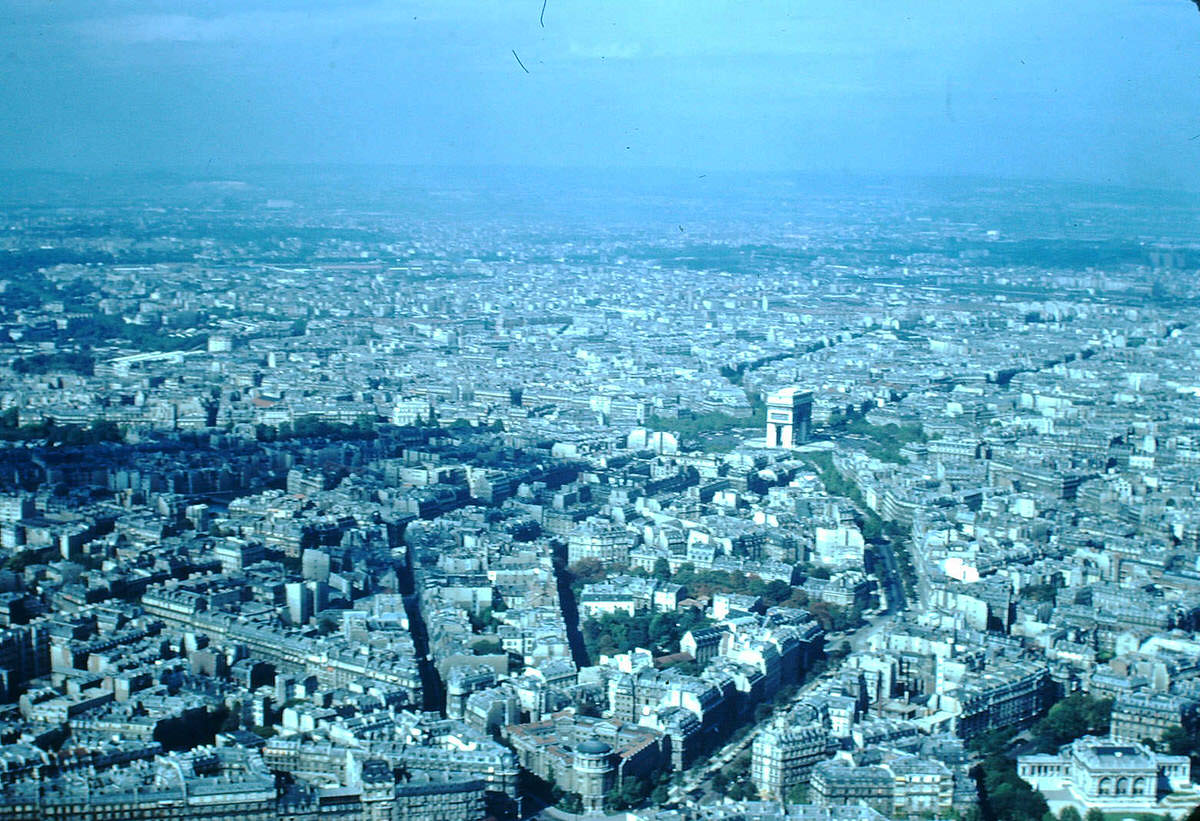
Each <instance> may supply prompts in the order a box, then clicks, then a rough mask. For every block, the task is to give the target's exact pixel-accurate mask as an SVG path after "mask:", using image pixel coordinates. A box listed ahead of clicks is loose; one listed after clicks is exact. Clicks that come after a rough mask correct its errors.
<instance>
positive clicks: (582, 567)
mask: <svg viewBox="0 0 1200 821" xmlns="http://www.w3.org/2000/svg"><path fill="white" fill-rule="evenodd" d="M562 576H563V580H564V581H565V582H566V583H567V584H568V585H570V587H571V591H572V592H573V593H574V594H575V598H576V599H578V598H579V594H580V593H582V592H583V586H584V585H585V584H595V583H596V582H601V581H604V579H606V578H607V577H608V569H607V568H606V567H605V566H604V565H603V564H602V563H601V562H600V560H599V559H581V560H580V561H577V562H575V564H573V565H571V566H570V567H568V568H566V569H565V570H564V571H562Z"/></svg>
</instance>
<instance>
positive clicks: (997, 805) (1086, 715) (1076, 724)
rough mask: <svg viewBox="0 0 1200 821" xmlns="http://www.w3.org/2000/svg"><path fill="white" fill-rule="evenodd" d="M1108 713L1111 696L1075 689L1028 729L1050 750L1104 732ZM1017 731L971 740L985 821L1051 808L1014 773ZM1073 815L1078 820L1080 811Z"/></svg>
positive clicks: (1032, 820)
mask: <svg viewBox="0 0 1200 821" xmlns="http://www.w3.org/2000/svg"><path fill="white" fill-rule="evenodd" d="M1111 713H1112V700H1111V699H1099V698H1093V697H1091V696H1088V695H1084V694H1075V695H1072V696H1069V697H1067V698H1065V699H1063V700H1062V701H1060V702H1058V703H1057V704H1055V705H1054V706H1053V707H1052V708H1051V709H1050V711H1049V712H1048V713H1047V714H1046V715H1045V716H1043V717H1042V718H1041V719H1040V720H1039V721H1038V722H1037V723H1036V724H1034V725H1033V727H1031V728H1030V735H1031V736H1032V737H1033V740H1034V741H1035V742H1036V743H1037V746H1038V750H1039V751H1040V752H1054V751H1056V750H1057V749H1058V748H1059V747H1061V746H1062V745H1064V744H1069V743H1070V742H1072V741H1074V740H1075V739H1077V738H1080V737H1081V736H1085V735H1103V734H1105V733H1107V732H1108V724H1109V717H1110V715H1111ZM1016 735H1017V730H1016V729H1015V728H1009V729H1005V730H996V731H994V732H991V733H987V734H985V735H983V736H980V737H979V738H977V739H975V740H974V741H972V743H971V747H972V749H973V751H974V752H975V753H976V754H978V755H981V756H982V758H983V760H982V761H981V763H980V764H979V765H978V766H977V767H976V768H975V771H974V775H975V780H976V784H977V786H978V787H979V799H980V807H979V808H980V815H981V816H982V818H983V821H1009V819H1014V821H1043V819H1044V818H1046V817H1047V815H1048V814H1049V812H1050V810H1049V807H1047V806H1046V800H1045V799H1044V798H1043V797H1042V794H1041V793H1040V792H1038V791H1037V790H1035V789H1033V787H1031V786H1029V784H1027V783H1025V781H1023V780H1022V779H1021V777H1020V776H1018V775H1017V763H1016V760H1015V758H1014V757H1013V755H1012V753H1011V750H1012V742H1013V739H1014V738H1015V736H1016ZM1049 817H1051V818H1053V816H1052V815H1051V816H1049ZM1060 817H1061V816H1060ZM1074 818H1075V821H1078V814H1076V815H1075V816H1074Z"/></svg>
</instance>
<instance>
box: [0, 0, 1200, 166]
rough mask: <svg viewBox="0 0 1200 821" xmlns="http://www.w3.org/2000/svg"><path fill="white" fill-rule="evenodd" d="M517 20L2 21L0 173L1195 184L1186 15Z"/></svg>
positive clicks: (1118, 11)
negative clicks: (706, 174)
mask: <svg viewBox="0 0 1200 821" xmlns="http://www.w3.org/2000/svg"><path fill="white" fill-rule="evenodd" d="M541 11H542V2H541V0H528V2H526V1H525V0H521V1H520V2H517V1H516V0H492V2H488V0H472V1H468V0H436V2H408V1H407V0H387V1H386V2H381V1H379V0H362V1H361V2H359V1H358V0H341V1H339V0H331V1H330V2H320V3H316V2H307V3H304V2H293V1H292V0H278V1H277V2H262V0H241V2H228V1H227V0H210V1H209V2H165V1H164V0H136V1H135V0H0V39H2V40H3V42H2V43H0V76H3V78H4V80H3V82H0V120H2V121H3V123H4V126H3V128H2V129H0V151H2V152H3V156H2V159H0V166H3V167H17V168H22V167H25V168H49V169H57V168H64V169H72V170H105V171H107V170H117V171H120V170H123V169H129V168H147V167H191V168H198V167H199V168H203V167H219V168H225V167H229V166H234V165H240V164H260V163H351V164H376V163H388V164H392V163H395V164H402V165H434V166H442V165H470V166H475V165H505V166H530V165H532V166H547V167H580V168H599V169H604V168H641V167H678V168H686V169H694V170H697V171H699V172H701V173H703V171H705V170H713V171H750V170H762V171H817V172H842V171H848V172H852V173H884V174H904V175H910V174H917V175H984V176H1003V177H1019V178H1034V179H1037V178H1051V179H1080V180H1093V181H1097V182H1105V183H1114V184H1127V185H1139V186H1149V187H1163V188H1188V189H1191V188H1197V187H1200V183H1198V181H1200V173H1198V172H1200V137H1197V135H1200V12H1198V11H1197V9H1196V6H1195V5H1194V4H1193V3H1191V2H1189V0H1127V1H1126V2H1118V0H1095V2H1082V0H1057V1H1055V2H1051V0H1004V1H1003V2H1001V1H996V2H993V0H968V1H967V2H948V0H917V1H915V2H902V1H901V0H895V1H894V2H885V0H811V1H810V2H791V3H783V2H771V1H770V0H762V2H758V1H757V0H741V1H740V2H736V3H735V2H718V1H717V0H653V1H651V0H647V1H646V2H633V0H620V2H616V1H611V0H610V1H609V2H606V1H605V0H547V2H546V8H545V15H544V23H545V25H544V26H542V25H541V24H540V23H539V16H540V14H541ZM514 51H515V52H516V54H517V55H519V57H520V60H521V62H522V63H524V65H525V67H526V68H527V69H528V72H526V71H525V70H523V69H522V68H521V66H520V65H518V63H517V60H516V59H515V58H514V55H513V52H514ZM1193 137H1197V138H1196V139H1192V138H1193Z"/></svg>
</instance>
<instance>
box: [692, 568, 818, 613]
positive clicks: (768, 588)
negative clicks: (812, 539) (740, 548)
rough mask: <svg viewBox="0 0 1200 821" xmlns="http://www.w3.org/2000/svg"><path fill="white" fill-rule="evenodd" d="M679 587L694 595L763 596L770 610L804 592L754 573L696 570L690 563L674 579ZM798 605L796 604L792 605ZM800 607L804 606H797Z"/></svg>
mask: <svg viewBox="0 0 1200 821" xmlns="http://www.w3.org/2000/svg"><path fill="white" fill-rule="evenodd" d="M670 578H671V581H673V582H675V583H676V584H682V585H683V586H685V587H686V588H687V590H688V595H690V596H711V595H712V594H713V593H740V594H742V595H746V596H761V597H762V599H763V601H764V602H765V603H766V605H767V606H768V607H773V606H775V605H781V604H784V603H786V602H788V601H789V600H792V599H793V596H794V594H796V593H801V595H803V594H802V591H797V590H795V589H794V588H793V587H792V586H791V585H790V584H788V583H787V582H785V581H780V580H779V579H775V580H773V581H769V582H764V581H763V580H762V579H761V578H760V577H759V576H756V575H754V574H752V573H730V572H728V571H725V570H696V568H695V566H694V565H692V564H690V563H687V564H683V565H681V566H680V567H679V570H678V571H676V572H675V574H674V575H673V576H671V577H670ZM792 603H793V604H796V602H795V601H793V602H792ZM797 606H801V607H802V606H803V605H802V604H797Z"/></svg>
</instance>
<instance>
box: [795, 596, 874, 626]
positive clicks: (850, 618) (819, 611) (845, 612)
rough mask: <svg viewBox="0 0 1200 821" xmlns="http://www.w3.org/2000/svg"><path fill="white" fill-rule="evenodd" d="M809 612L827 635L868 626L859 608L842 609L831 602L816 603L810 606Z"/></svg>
mask: <svg viewBox="0 0 1200 821" xmlns="http://www.w3.org/2000/svg"><path fill="white" fill-rule="evenodd" d="M808 612H809V613H810V614H812V617H813V618H814V619H816V620H817V622H818V623H819V624H820V625H821V627H822V629H824V630H825V632H826V633H841V632H843V631H846V630H854V629H856V628H859V627H862V626H863V625H864V624H866V620H864V619H863V612H862V609H861V608H858V607H841V606H840V605H836V604H830V603H829V602H823V601H815V602H812V603H811V604H809V606H808Z"/></svg>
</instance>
